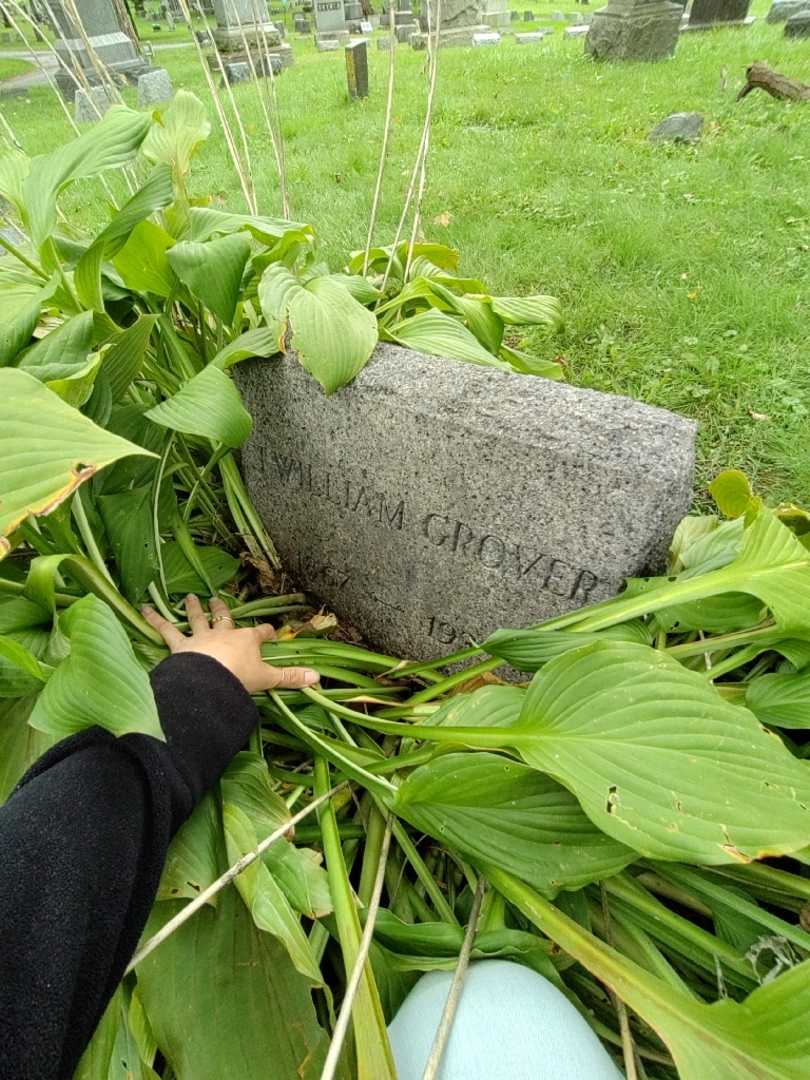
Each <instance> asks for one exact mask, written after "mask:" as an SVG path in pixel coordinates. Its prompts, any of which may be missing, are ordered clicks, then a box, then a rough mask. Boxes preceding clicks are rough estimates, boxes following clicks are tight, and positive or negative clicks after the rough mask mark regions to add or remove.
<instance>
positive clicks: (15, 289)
mask: <svg viewBox="0 0 810 1080" xmlns="http://www.w3.org/2000/svg"><path fill="white" fill-rule="evenodd" d="M57 282H58V278H57V277H56V276H55V275H54V277H53V278H52V280H51V281H49V282H48V283H47V284H46V285H42V284H41V282H40V283H39V284H38V285H34V284H33V283H32V282H28V281H20V282H17V283H15V284H14V285H0V291H2V293H3V303H2V307H0V367H6V365H8V364H11V363H12V362H13V360H14V359H15V357H16V356H17V355H18V353H19V352H20V351H21V350H22V349H24V348H25V346H26V345H28V343H29V342H30V341H31V337H32V335H33V333H34V330H35V329H36V325H37V323H38V322H39V315H40V311H41V309H42V305H43V304H44V303H45V302H46V301H47V300H49V299H50V298H51V297H52V296H53V294H54V293H55V292H56V288H57Z"/></svg>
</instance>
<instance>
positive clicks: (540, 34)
mask: <svg viewBox="0 0 810 1080" xmlns="http://www.w3.org/2000/svg"><path fill="white" fill-rule="evenodd" d="M547 36H548V31H547V30H530V31H529V32H528V33H526V34H515V42H516V43H517V44H518V45H537V44H538V43H539V42H541V41H542V40H543V38H544V37H547Z"/></svg>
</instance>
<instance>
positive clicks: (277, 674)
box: [266, 665, 320, 690]
mask: <svg viewBox="0 0 810 1080" xmlns="http://www.w3.org/2000/svg"><path fill="white" fill-rule="evenodd" d="M266 670H267V687H266V689H267V690H300V689H301V688H302V687H304V686H314V685H315V683H316V682H318V680H319V679H320V675H319V674H318V672H317V671H313V670H312V668H303V667H282V668H274V667H270V666H269V665H267V667H266Z"/></svg>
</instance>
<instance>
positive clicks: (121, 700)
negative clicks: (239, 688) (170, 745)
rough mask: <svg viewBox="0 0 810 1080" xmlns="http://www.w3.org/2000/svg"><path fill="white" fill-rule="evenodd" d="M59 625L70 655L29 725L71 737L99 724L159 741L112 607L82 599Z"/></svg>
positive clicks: (149, 697) (147, 692)
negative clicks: (68, 643) (68, 646)
mask: <svg viewBox="0 0 810 1080" xmlns="http://www.w3.org/2000/svg"><path fill="white" fill-rule="evenodd" d="M59 622H60V627H61V629H62V631H63V633H65V634H67V636H68V637H69V638H70V655H69V656H68V657H67V659H65V660H63V661H62V663H61V664H59V666H58V667H57V668H56V670H55V671H54V673H53V675H51V677H50V679H49V680H48V682H47V683H46V685H45V689H44V690H43V691H42V693H41V694H40V696H39V697H38V698H37V703H36V705H35V706H34V711H33V712H32V713H31V719H30V721H29V723H30V724H31V726H32V727H35V728H38V729H39V730H40V731H47V732H48V733H49V734H51V735H70V734H72V733H73V732H74V731H82V730H83V729H84V728H88V727H93V725H98V726H99V727H103V728H106V730H107V731H110V732H112V734H113V735H126V734H127V733H128V732H141V733H143V734H144V735H152V736H153V737H154V738H156V739H160V740H163V732H162V731H161V728H160V720H159V719H158V714H157V706H156V705H155V698H154V695H153V693H152V687H151V685H150V683H149V676H148V675H147V674H146V672H145V671H144V669H143V668H142V667H141V665H140V664H139V663H138V661H137V660H136V659H135V654H134V652H133V651H132V646H131V645H130V643H129V638H128V637H127V635H126V632H125V631H124V628H123V627H122V626H121V623H120V622H119V621H118V619H117V617H116V615H115V613H114V612H113V610H112V608H110V607H108V605H107V604H105V603H104V601H103V600H99V599H98V597H97V596H92V595H90V596H83V597H82V599H81V600H77V601H76V603H74V604H72V605H71V606H70V608H69V609H68V610H67V612H66V613H65V614H64V615H62V616H61V617H60V620H59Z"/></svg>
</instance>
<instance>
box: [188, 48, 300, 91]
mask: <svg viewBox="0 0 810 1080" xmlns="http://www.w3.org/2000/svg"><path fill="white" fill-rule="evenodd" d="M251 56H252V58H253V67H254V68H255V69H256V74H257V75H269V74H270V69H269V68H268V66H267V59H268V56H269V59H270V67H272V69H273V74H274V75H277V74H279V72H281V71H282V70H283V69H284V68H288V67H292V65H293V63H294V62H295V57H294V56H293V51H292V46H291V45H288V44H287V43H286V42H282V43H281V44H280V45H270V46H268V48H267V54H265V50H264V49H258V48H257V49H251ZM207 59H208V66H209V67H210V68H211V71H212V72H213V73H214V74H215V75H219V74H221V72H220V70H219V63H218V61H217V58H216V56H209V57H208V58H207ZM222 65H223V67H224V68H225V77H226V78H227V80H228V82H229V83H238V82H249V81H250V79H251V77H252V75H251V70H250V63H249V61H248V54H247V53H246V52H245V50H244V49H242V51H241V52H240V53H229V54H228V55H227V56H224V57H223V58H222Z"/></svg>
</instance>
